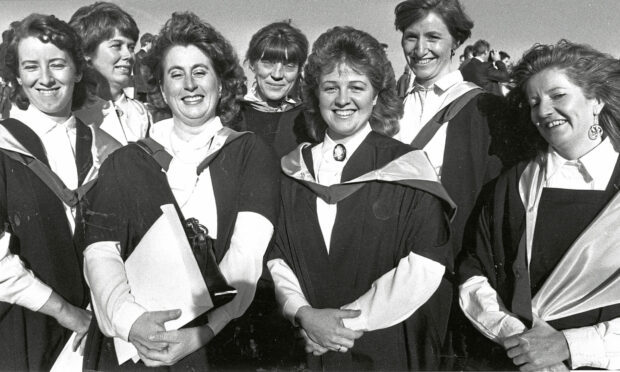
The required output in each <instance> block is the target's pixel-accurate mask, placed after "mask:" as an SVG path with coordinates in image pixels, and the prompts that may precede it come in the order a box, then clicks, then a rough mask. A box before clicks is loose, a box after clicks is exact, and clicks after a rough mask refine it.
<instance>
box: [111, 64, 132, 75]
mask: <svg viewBox="0 0 620 372" xmlns="http://www.w3.org/2000/svg"><path fill="white" fill-rule="evenodd" d="M114 69H115V70H117V71H118V72H120V73H122V74H131V66H129V65H126V66H114Z"/></svg>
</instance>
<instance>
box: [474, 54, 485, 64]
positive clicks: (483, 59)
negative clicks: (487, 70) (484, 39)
mask: <svg viewBox="0 0 620 372" xmlns="http://www.w3.org/2000/svg"><path fill="white" fill-rule="evenodd" d="M474 58H475V59H477V60H478V61H480V62H484V61H486V60H487V58H488V57H487V56H486V55H482V56H475V57H474Z"/></svg>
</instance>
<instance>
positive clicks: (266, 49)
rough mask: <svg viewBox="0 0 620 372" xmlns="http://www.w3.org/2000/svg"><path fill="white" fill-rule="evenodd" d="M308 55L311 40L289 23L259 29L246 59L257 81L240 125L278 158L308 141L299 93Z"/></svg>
mask: <svg viewBox="0 0 620 372" xmlns="http://www.w3.org/2000/svg"><path fill="white" fill-rule="evenodd" d="M307 56H308V39H306V36H305V35H304V34H303V33H302V32H301V31H300V30H299V29H298V28H296V27H293V26H292V25H291V24H290V23H288V22H275V23H271V24H269V25H267V26H265V27H263V28H261V29H260V30H258V31H257V32H256V33H255V34H254V35H252V39H251V40H250V45H249V46H248V51H247V53H246V56H245V59H246V61H247V62H248V64H249V66H250V70H251V71H252V72H253V73H254V78H255V80H254V83H253V84H252V86H251V87H250V90H249V92H248V93H247V94H246V95H245V97H244V98H243V102H242V106H241V111H242V117H243V120H242V122H241V123H240V124H238V125H237V126H238V128H239V129H240V130H249V131H252V132H254V133H256V134H258V135H259V136H260V137H261V138H262V139H263V140H265V142H267V143H268V144H269V145H271V146H272V147H273V148H274V150H275V151H276V154H277V155H278V158H281V157H282V156H284V155H286V154H288V153H289V152H291V151H292V150H293V149H295V148H296V147H297V146H298V145H299V144H300V143H302V142H304V141H306V140H307V137H306V135H305V133H306V132H305V121H304V117H303V115H302V112H303V106H302V102H301V97H300V94H299V92H300V89H299V85H300V80H301V69H302V67H303V65H304V63H305V62H306V57H307Z"/></svg>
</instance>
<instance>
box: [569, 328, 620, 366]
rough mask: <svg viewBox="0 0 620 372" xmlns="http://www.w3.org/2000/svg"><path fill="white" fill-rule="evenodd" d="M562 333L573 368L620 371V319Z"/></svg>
mask: <svg viewBox="0 0 620 372" xmlns="http://www.w3.org/2000/svg"><path fill="white" fill-rule="evenodd" d="M562 333H563V335H564V337H565V338H566V342H567V343H568V349H569V352H570V363H571V367H572V368H579V367H594V368H604V369H620V318H615V319H612V320H610V321H607V322H602V323H598V324H595V325H593V326H589V327H583V328H572V329H566V330H564V331H562Z"/></svg>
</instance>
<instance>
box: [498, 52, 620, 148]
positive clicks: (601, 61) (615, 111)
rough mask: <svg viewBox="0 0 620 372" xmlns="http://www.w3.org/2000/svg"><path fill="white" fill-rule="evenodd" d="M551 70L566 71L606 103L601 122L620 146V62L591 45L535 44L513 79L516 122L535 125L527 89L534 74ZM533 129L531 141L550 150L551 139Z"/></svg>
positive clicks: (590, 95)
mask: <svg viewBox="0 0 620 372" xmlns="http://www.w3.org/2000/svg"><path fill="white" fill-rule="evenodd" d="M548 69H557V70H559V71H561V72H563V73H565V74H566V76H567V77H568V79H569V80H570V81H571V82H572V83H573V84H575V85H577V86H578V87H580V88H581V90H582V91H583V94H584V95H585V96H586V97H587V98H588V99H593V98H596V99H599V100H601V101H602V102H603V103H604V104H605V105H604V107H603V109H602V110H601V112H600V114H599V120H600V124H601V126H602V127H603V130H604V133H605V134H606V135H608V136H609V137H610V140H611V142H612V143H613V145H614V147H615V148H616V149H620V127H619V123H618V118H620V61H618V60H617V59H615V58H614V57H612V56H611V55H609V54H605V53H602V52H599V51H598V50H596V49H594V48H592V47H591V46H589V45H584V44H577V43H573V42H570V41H568V40H560V41H559V42H558V43H556V44H555V45H543V44H535V45H534V46H533V47H532V48H530V49H529V50H528V51H526V52H525V53H524V54H523V57H521V60H520V61H519V63H518V64H517V65H516V66H515V67H514V69H513V72H512V79H513V80H514V82H515V84H516V87H515V89H513V90H512V91H511V92H510V94H509V95H508V102H509V105H510V107H511V109H512V110H513V111H514V112H515V113H517V117H516V120H518V123H516V125H521V126H525V127H529V128H534V125H533V123H532V119H531V115H530V105H529V102H528V99H527V96H526V94H525V89H526V86H527V83H528V81H529V80H530V79H531V78H532V77H533V76H534V75H536V74H538V73H540V72H542V71H544V70H548ZM529 132H531V136H530V138H528V141H529V142H531V143H532V144H534V146H535V147H536V149H537V150H539V151H540V150H546V148H547V146H548V145H547V142H546V141H545V140H544V139H543V138H542V136H541V135H540V134H539V133H538V131H529Z"/></svg>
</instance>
